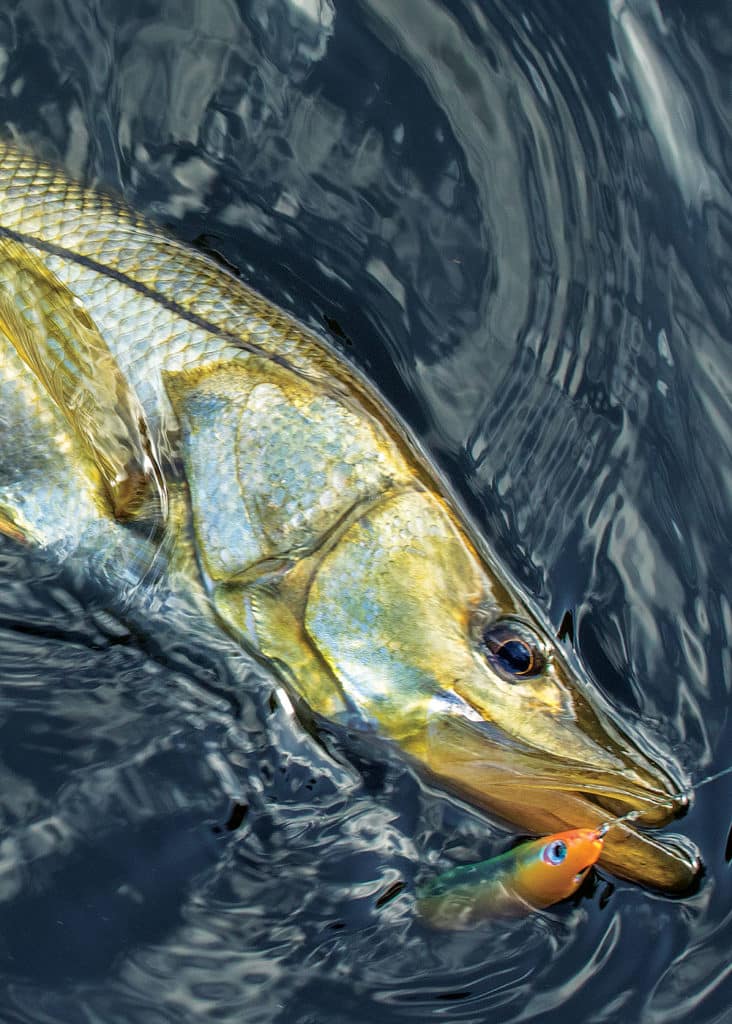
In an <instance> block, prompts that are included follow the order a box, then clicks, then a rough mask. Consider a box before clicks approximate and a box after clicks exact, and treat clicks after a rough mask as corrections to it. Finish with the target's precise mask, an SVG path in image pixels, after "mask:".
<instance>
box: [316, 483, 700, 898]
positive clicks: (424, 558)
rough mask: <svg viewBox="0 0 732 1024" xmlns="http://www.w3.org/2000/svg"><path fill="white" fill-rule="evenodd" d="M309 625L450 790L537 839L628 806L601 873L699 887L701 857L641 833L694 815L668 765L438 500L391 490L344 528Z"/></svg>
mask: <svg viewBox="0 0 732 1024" xmlns="http://www.w3.org/2000/svg"><path fill="white" fill-rule="evenodd" d="M305 626H306V630H307V634H308V637H309V640H310V642H311V643H312V644H313V645H314V646H315V647H316V649H317V651H318V654H319V656H320V657H321V658H322V659H323V660H324V661H325V662H326V663H327V664H328V666H329V668H330V670H331V671H332V673H333V675H334V676H335V677H336V679H337V680H338V682H339V684H340V686H342V688H343V691H344V693H345V695H346V697H347V699H349V700H350V701H351V702H352V703H353V704H355V705H356V706H357V708H358V710H359V712H360V714H362V715H363V716H364V717H367V718H368V719H370V720H371V721H375V722H376V723H377V724H378V726H379V729H380V731H382V732H384V733H386V734H387V735H390V736H391V737H392V738H393V739H394V740H396V742H397V743H398V744H399V746H400V747H401V748H402V750H403V751H405V752H406V753H407V754H408V755H409V756H411V758H413V760H414V761H415V762H416V763H417V765H418V766H419V767H420V768H421V769H422V770H426V772H427V773H428V775H429V776H430V777H432V778H434V779H435V780H436V781H438V782H439V783H440V785H441V786H443V787H445V788H447V789H449V790H452V791H453V792H454V793H455V794H457V795H458V796H459V797H461V798H463V799H465V800H466V801H467V802H469V803H471V804H472V805H474V806H477V807H479V808H482V809H483V810H485V811H488V812H490V813H492V814H495V815H498V816H500V817H501V818H503V819H504V820H506V821H508V822H510V823H512V824H514V825H516V826H519V827H520V828H522V829H526V830H528V831H530V832H534V833H536V834H540V835H541V834H547V833H554V832H559V831H563V830H568V829H574V828H588V829H598V828H599V827H600V826H601V825H602V824H603V822H605V821H607V820H608V819H609V818H613V817H616V816H619V815H621V814H624V813H626V812H630V811H633V812H635V814H636V816H637V821H636V822H634V824H633V825H630V824H629V823H627V822H626V823H622V824H619V825H617V826H616V827H614V828H613V829H612V830H611V831H610V833H609V834H608V836H607V838H606V840H605V843H604V849H603V853H602V862H603V863H604V865H605V866H606V867H607V868H609V869H610V870H611V871H612V872H613V873H615V874H617V875H620V876H622V877H625V878H629V879H632V880H634V881H638V882H641V883H645V884H648V885H651V886H653V887H657V888H659V889H661V890H665V891H676V892H679V891H684V890H686V889H688V888H689V887H690V886H691V885H692V883H693V881H694V878H695V876H696V875H697V873H698V870H699V863H698V859H697V858H696V855H695V853H694V852H693V851H691V850H689V849H687V848H685V847H684V845H683V844H681V845H679V842H677V841H675V840H673V839H671V838H670V837H668V838H665V839H664V840H662V839H660V838H659V837H658V836H657V835H656V834H651V833H649V832H646V831H644V829H645V828H648V827H651V828H653V829H657V828H658V827H659V826H661V825H664V824H666V823H667V822H668V821H670V820H671V819H672V818H673V817H674V816H675V815H677V814H678V813H679V812H680V811H681V810H682V809H683V807H684V800H683V798H681V797H679V795H678V793H679V790H680V788H681V783H680V780H679V778H678V777H677V774H676V773H675V770H674V768H673V767H672V761H671V759H670V757H668V756H663V757H661V756H659V755H657V754H656V753H655V752H654V750H653V748H652V747H651V745H650V742H649V741H648V739H647V738H646V737H645V736H644V734H643V732H642V731H641V730H640V729H639V728H635V729H634V728H632V727H631V726H629V725H623V724H622V723H621V721H620V719H619V718H618V716H617V715H616V714H615V713H614V712H613V710H612V709H611V708H610V707H609V705H608V704H607V702H606V701H605V700H604V699H603V698H602V696H601V695H600V693H599V692H598V691H597V689H596V688H595V687H594V686H593V685H592V683H591V681H590V680H589V679H588V677H587V676H586V674H585V673H584V672H583V670H582V667H581V665H580V664H579V662H577V661H576V660H575V659H573V657H572V656H571V655H570V656H568V655H567V654H566V653H565V651H564V650H563V646H562V645H561V644H560V643H558V642H557V641H556V640H554V639H553V638H552V637H551V635H550V634H549V633H548V631H546V630H545V629H544V628H543V626H542V624H541V623H540V621H539V619H538V616H536V615H535V614H534V613H533V611H532V610H531V608H530V607H529V606H528V605H527V604H524V603H522V602H521V600H520V598H519V597H517V596H516V593H515V591H514V590H513V589H512V588H510V587H509V585H508V584H507V583H506V582H505V581H504V579H503V577H502V576H501V575H499V573H498V572H497V571H495V570H493V569H492V568H491V567H490V566H489V564H488V561H487V560H486V559H483V558H481V557H480V556H479V555H478V554H477V552H476V550H475V548H474V547H473V545H472V544H471V542H470V540H469V539H468V538H467V537H466V535H465V533H464V531H463V529H462V528H461V525H460V524H459V523H458V521H457V519H456V517H455V516H454V514H453V513H452V511H451V509H450V507H449V506H448V505H447V503H445V502H444V501H443V500H442V499H440V498H438V497H437V496H436V495H435V494H434V493H430V492H428V491H418V490H410V491H406V492H403V493H400V494H397V495H394V496H392V497H390V498H389V499H388V500H385V501H383V502H380V503H379V504H376V505H374V506H373V507H372V508H370V509H369V510H368V512H366V513H365V514H364V515H363V516H362V517H361V518H360V519H358V520H355V521H354V522H353V523H352V524H351V525H350V526H349V528H348V529H347V530H346V531H345V532H344V533H343V534H342V535H341V536H340V537H339V539H338V542H337V543H336V544H334V545H333V546H332V547H331V548H330V549H329V551H328V552H327V553H326V554H325V555H324V556H323V557H322V559H321V560H320V561H319V563H318V566H317V570H316V571H315V573H314V574H313V576H312V579H311V580H310V583H309V587H308V595H307V604H306V608H305ZM638 826H641V827H638Z"/></svg>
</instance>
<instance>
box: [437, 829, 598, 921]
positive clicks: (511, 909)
mask: <svg viewBox="0 0 732 1024" xmlns="http://www.w3.org/2000/svg"><path fill="white" fill-rule="evenodd" d="M603 835H604V831H603V830H602V829H590V828H576V829H571V830H569V831H567V832H556V833H555V834H554V835H551V836H545V837H544V838H543V839H533V840H531V841H530V842H528V843H522V844H521V845H520V846H517V847H515V848H514V849H513V850H508V851H507V852H506V853H502V854H500V855H499V856H498V857H491V859H490V860H485V861H481V862H480V863H478V864H467V865H461V866H460V867H457V868H453V869H452V870H451V871H446V872H445V873H444V874H442V875H438V876H437V878H434V879H432V881H430V882H429V883H428V884H427V885H425V886H423V887H422V889H421V890H420V891H419V892H418V894H417V907H418V910H419V913H420V915H421V916H422V917H423V918H424V919H425V920H427V921H428V922H429V923H430V924H432V925H433V926H434V927H438V928H450V929H455V928H466V927H470V926H471V925H473V924H477V923H478V922H479V921H482V920H484V919H485V918H490V917H497V916H501V915H506V914H510V915H516V914H521V913H525V912H527V911H530V910H537V909H542V908H544V907H550V906H551V905H552V904H553V903H558V902H559V900H563V899H566V898H567V897H568V896H571V895H572V894H573V893H574V892H576V891H577V889H578V888H579V887H580V885H581V884H582V882H583V881H584V879H585V877H586V876H587V872H588V871H589V870H590V868H591V867H592V865H593V864H594V863H595V862H596V861H597V859H598V857H599V856H600V854H601V853H602V846H603Z"/></svg>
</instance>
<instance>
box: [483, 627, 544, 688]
mask: <svg viewBox="0 0 732 1024" xmlns="http://www.w3.org/2000/svg"><path fill="white" fill-rule="evenodd" d="M482 642H483V647H484V648H485V652H486V654H487V656H488V660H489V661H490V663H491V665H492V666H493V668H494V669H495V670H496V672H497V673H498V674H499V675H500V676H501V678H502V679H505V680H506V682H509V683H514V682H520V681H522V680H524V679H534V678H536V676H539V675H541V674H542V672H543V671H544V669H545V668H546V655H545V654H544V650H543V648H542V645H541V641H540V640H539V638H538V637H537V636H536V634H535V633H534V632H533V630H531V629H530V628H529V627H528V626H527V625H525V623H523V622H520V621H519V620H518V619H501V620H500V621H498V622H492V623H491V624H490V625H489V626H487V627H486V628H485V630H484V631H483V637H482Z"/></svg>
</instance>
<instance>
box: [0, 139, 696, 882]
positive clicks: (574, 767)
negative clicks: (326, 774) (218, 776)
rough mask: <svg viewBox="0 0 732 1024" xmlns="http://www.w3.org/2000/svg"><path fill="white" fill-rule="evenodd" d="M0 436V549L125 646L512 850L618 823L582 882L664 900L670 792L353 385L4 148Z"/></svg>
mask: <svg viewBox="0 0 732 1024" xmlns="http://www.w3.org/2000/svg"><path fill="white" fill-rule="evenodd" d="M0 428H1V429H0V531H2V532H3V533H4V534H5V535H6V536H7V537H8V538H10V539H11V541H12V542H13V543H17V544H25V545H26V546H28V547H30V548H34V549H40V550H42V551H43V552H44V557H47V558H50V559H55V560H56V562H57V563H58V564H70V565H74V566H75V567H76V568H77V570H78V571H79V572H81V573H82V574H86V575H88V577H89V578H90V579H92V578H93V579H95V580H97V581H101V583H102V584H103V585H104V586H105V587H106V588H107V590H108V592H109V594H110V595H112V596H114V595H118V596H119V599H120V600H122V599H123V598H124V599H126V600H128V603H129V602H130V601H131V598H130V597H129V595H131V594H134V595H135V599H136V600H137V601H138V603H139V602H142V606H143V607H145V613H144V615H143V624H144V627H145V628H147V629H148V631H151V632H152V631H154V629H155V616H156V615H162V614H167V613H170V614H171V615H178V617H179V620H180V623H181V629H186V628H188V626H187V624H190V623H191V622H194V621H195V622H198V623H202V624H203V626H204V627H205V629H206V630H207V631H208V632H207V635H208V636H209V637H210V642H211V644H212V645H213V644H216V643H218V642H219V640H218V639H217V638H225V641H226V643H227V644H233V645H234V646H235V647H236V649H237V650H238V651H244V652H246V653H248V654H249V655H250V656H251V657H253V658H254V659H255V660H257V661H259V662H261V663H262V664H264V665H266V666H268V667H269V669H270V670H271V672H272V673H273V674H274V676H275V677H276V678H277V679H278V680H280V682H281V683H282V685H283V686H284V687H285V688H286V690H287V692H288V693H289V694H290V696H291V698H292V700H293V702H294V705H295V706H296V707H297V708H298V709H301V714H302V716H303V717H304V716H306V715H307V716H310V720H312V721H313V722H316V723H317V722H320V721H323V722H333V723H335V724H336V725H338V724H339V723H340V724H343V725H344V726H346V728H347V729H348V730H352V729H355V730H359V729H360V730H363V733H364V735H366V736H370V735H377V736H378V737H379V738H380V739H383V741H384V742H385V743H386V744H387V745H388V746H389V749H390V750H394V751H396V753H397V754H398V756H400V757H402V758H404V760H405V762H406V763H407V764H408V765H409V766H410V769H413V770H415V771H416V772H417V773H418V774H419V775H420V776H421V777H422V778H423V779H424V780H426V782H427V783H428V784H430V785H431V784H436V785H437V786H438V787H440V788H441V789H442V790H443V791H445V792H447V793H449V794H451V795H452V796H456V797H457V798H459V799H461V800H463V801H465V802H466V803H467V804H468V805H470V806H472V807H474V808H476V809H478V810H479V811H481V812H484V813H486V814H490V815H493V816H494V817H499V818H501V819H503V820H505V821H507V822H509V823H511V824H513V825H514V826H516V827H518V828H520V829H522V830H525V831H527V832H529V833H532V834H546V833H554V832H558V831H562V830H567V829H573V828H589V829H595V828H598V827H599V826H600V825H601V823H602V822H603V821H604V820H605V819H606V818H607V817H608V814H613V815H620V814H622V813H624V812H627V811H630V810H635V811H637V812H638V813H637V815H636V820H635V821H633V822H632V823H631V822H630V821H626V822H624V823H622V824H619V825H618V826H617V828H615V829H614V830H613V833H612V835H610V836H608V837H607V839H606V841H605V843H604V847H603V852H602V855H601V858H600V860H601V863H602V864H603V865H604V866H605V867H606V868H607V869H608V870H609V871H610V872H613V873H614V874H616V875H618V876H620V877H623V878H627V879H630V880H633V881H636V882H639V883H642V884H646V885H649V886H652V887H654V888H656V889H658V890H661V891H669V892H682V891H685V890H686V889H687V888H689V887H690V886H691V885H692V883H693V881H694V878H695V877H696V875H697V874H698V871H699V866H700V862H699V858H698V855H697V853H696V851H695V849H693V848H691V846H690V845H689V844H688V843H685V842H684V841H683V840H682V838H681V837H677V838H674V837H673V836H669V835H661V834H660V833H659V831H658V830H659V829H660V827H661V826H664V825H666V824H667V823H668V822H670V821H671V820H672V819H673V818H674V817H675V816H677V815H678V814H679V813H680V812H682V811H683V810H684V809H685V800H684V798H683V797H681V796H680V790H681V783H680V769H679V767H678V765H676V763H675V761H674V760H673V758H672V757H671V755H670V754H669V753H668V752H663V751H661V750H660V749H659V750H656V749H655V748H654V747H653V746H651V745H650V744H649V742H648V740H647V739H646V738H645V736H644V735H643V734H642V733H640V732H639V730H638V728H637V727H633V725H632V724H631V723H628V722H624V721H623V720H622V717H621V715H620V714H619V713H618V712H617V711H616V710H615V709H613V708H612V707H611V705H610V704H609V702H608V701H607V700H606V699H605V698H604V697H603V695H602V694H601V693H600V691H599V690H598V688H597V687H596V686H595V685H594V684H593V683H592V681H591V679H590V678H589V676H588V674H587V673H586V671H585V669H584V668H583V666H582V664H581V661H580V660H579V658H578V657H577V656H576V655H575V654H574V653H573V652H572V651H568V650H567V649H566V647H565V646H564V644H562V643H560V642H559V641H558V639H557V638H556V637H555V636H553V634H552V631H551V629H549V628H548V627H547V625H546V624H545V621H544V619H543V617H542V615H541V614H540V612H539V611H538V609H537V608H536V607H535V605H534V604H533V603H532V602H531V601H530V600H528V599H527V598H526V596H525V595H523V594H522V592H521V591H520V589H519V588H518V587H517V586H516V584H515V583H514V582H513V581H512V580H511V579H510V578H509V577H508V575H507V574H506V572H505V571H504V569H503V568H502V567H501V566H500V565H499V564H498V562H497V561H496V559H495V557H494V556H493V554H492V553H491V551H490V547H489V544H488V543H487V541H486V539H485V538H484V537H483V536H482V535H481V532H480V530H479V529H477V527H476V526H475V524H474V523H473V522H472V520H471V519H470V517H469V516H468V515H467V514H466V512H465V510H464V508H462V506H461V504H460V502H459V500H458V499H457V497H456V496H455V494H454V493H453V491H452V490H451V488H450V487H449V486H448V485H447V483H446V481H445V480H444V479H443V478H442V476H441V475H440V473H439V471H438V470H437V469H436V467H435V466H434V465H433V463H432V462H431V461H430V459H429V458H428V457H427V455H426V454H425V452H424V451H423V450H422V448H421V447H420V445H419V444H418V443H417V441H416V440H415V438H414V437H413V436H412V435H411V433H410V432H409V430H408V429H407V427H406V425H405V424H404V423H403V422H402V420H401V418H400V417H399V415H398V414H397V413H396V411H395V410H394V409H392V408H391V407H390V406H389V405H388V403H387V402H386V401H385V400H384V399H383V398H382V397H381V396H380V395H379V394H378V392H377V391H376V389H375V388H374V387H373V385H372V384H371V383H370V382H369V381H368V380H367V378H366V377H365V376H364V375H363V374H362V373H361V372H360V371H359V370H358V369H356V368H355V367H354V366H353V365H351V363H350V362H349V361H347V359H346V358H345V357H344V356H343V355H342V354H341V353H339V352H337V351H336V350H335V349H334V348H333V346H332V345H331V344H330V343H329V342H328V341H327V340H326V339H325V338H323V337H320V336H319V335H318V334H316V333H315V332H314V331H312V330H309V329H307V328H306V327H304V326H303V325H301V324H299V323H298V322H296V321H295V320H294V319H293V318H292V317H291V316H290V315H288V314H287V313H286V312H284V311H283V310H281V309H279V308H278V307H277V306H276V305H274V304H273V303H271V302H270V301H269V300H267V299H265V298H263V297H262V296H260V295H259V294H258V293H256V292H255V291H254V290H252V289H251V288H249V287H248V286H247V285H246V283H245V282H243V281H242V280H240V279H239V278H237V277H236V276H234V275H233V274H232V273H230V272H228V271H227V270H226V268H224V267H222V266H221V265H220V264H219V263H218V262H217V261H215V260H213V259H212V258H210V256H208V255H206V254H204V253H202V252H200V251H198V250H196V249H195V248H193V247H190V246H187V245H185V244H183V243H182V242H180V241H178V240H176V239H175V238H173V237H171V236H170V235H169V234H167V233H166V232H165V231H164V230H162V229H161V228H160V227H158V226H156V225H154V224H152V223H150V222H148V221H147V220H145V219H144V218H143V217H142V216H140V215H139V214H138V213H136V212H135V211H134V210H132V209H130V208H128V207H127V206H126V205H125V204H124V203H123V202H122V201H120V200H118V199H116V198H114V197H110V196H107V195H105V194H103V193H101V192H97V191H94V190H92V189H89V188H87V187H85V186H84V185H83V184H79V183H76V182H74V181H72V180H70V179H69V178H67V177H66V176H65V175H64V174H63V172H62V171H60V170H57V169H55V168H53V167H51V166H49V165H46V164H45V163H43V162H40V161H37V160H36V159H35V158H34V157H33V156H31V155H29V154H26V153H25V152H23V151H22V150H21V149H19V148H17V147H16V146H14V145H12V144H10V143H0ZM125 595H127V597H126V598H125ZM146 600H147V605H146V606H145V604H144V602H145V601H146ZM221 642H222V643H223V642H224V640H223V639H222V640H221Z"/></svg>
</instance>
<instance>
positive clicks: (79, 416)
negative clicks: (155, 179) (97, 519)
mask: <svg viewBox="0 0 732 1024" xmlns="http://www.w3.org/2000/svg"><path fill="white" fill-rule="evenodd" d="M0 330H1V331H2V332H3V333H4V334H5V335H6V336H7V338H8V339H9V341H10V342H11V343H12V344H13V346H14V347H15V349H16V351H17V353H18V355H19V356H20V358H21V359H22V360H23V362H24V363H25V364H26V365H27V366H28V367H29V368H30V370H32V372H33V373H34V374H35V376H36V377H37V378H38V380H39V381H40V382H41V384H42V385H43V387H44V388H45V389H46V391H47V393H48V394H49V396H50V397H51V398H52V399H53V401H54V402H55V403H56V405H57V406H58V408H59V409H60V410H61V412H62V413H63V415H64V416H65V418H66V419H67V421H68V423H69V425H70V427H71V429H72V432H73V436H74V437H75V438H76V439H77V440H78V441H79V443H80V444H81V445H82V447H83V448H84V450H85V451H86V454H87V455H89V456H90V457H91V459H92V460H93V462H94V464H95V465H96V466H97V468H98V470H99V473H100V476H101V479H102V483H103V487H104V491H105V494H106V498H107V499H108V502H109V505H110V506H111V510H112V513H113V515H114V516H115V518H117V519H130V518H134V517H137V516H139V515H141V514H142V513H143V512H144V513H146V514H147V513H149V512H150V509H151V506H152V507H153V508H154V509H155V511H156V512H157V513H162V515H163V516H164V515H165V509H166V497H165V484H164V481H163V477H162V473H161V472H160V469H159V467H158V464H157V459H156V457H155V453H154V450H153V446H152V442H151V439H150V436H149V433H148V430H147V425H146V423H145V416H144V412H143V410H142V407H141V405H140V403H139V401H138V399H137V397H136V396H135V395H134V394H133V392H132V390H131V389H130V387H129V385H128V383H127V381H126V380H125V378H124V377H123V375H122V372H121V370H120V368H119V366H118V365H117V362H116V360H115V358H114V356H113V355H112V353H111V352H110V350H109V347H108V346H107V343H106V342H105V340H104V338H103V337H102V335H101V334H100V332H99V330H98V328H97V327H96V325H95V324H94V322H93V321H92V319H91V317H90V316H89V314H88V313H87V312H86V310H85V309H84V307H83V306H82V305H81V303H80V302H79V300H78V299H77V298H76V296H75V295H74V294H73V292H71V291H70V290H69V289H68V288H67V287H66V286H65V285H64V284H62V283H61V282H60V281H59V280H58V278H56V277H55V275H54V274H53V273H52V272H51V271H50V270H49V269H48V268H47V267H46V266H45V265H44V264H43V263H42V262H41V260H40V259H39V258H38V257H37V256H36V255H35V254H34V253H33V252H32V251H31V250H29V249H28V248H27V247H26V246H24V245H22V244H21V243H20V242H18V241H16V240H15V239H12V238H8V237H0Z"/></svg>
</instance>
